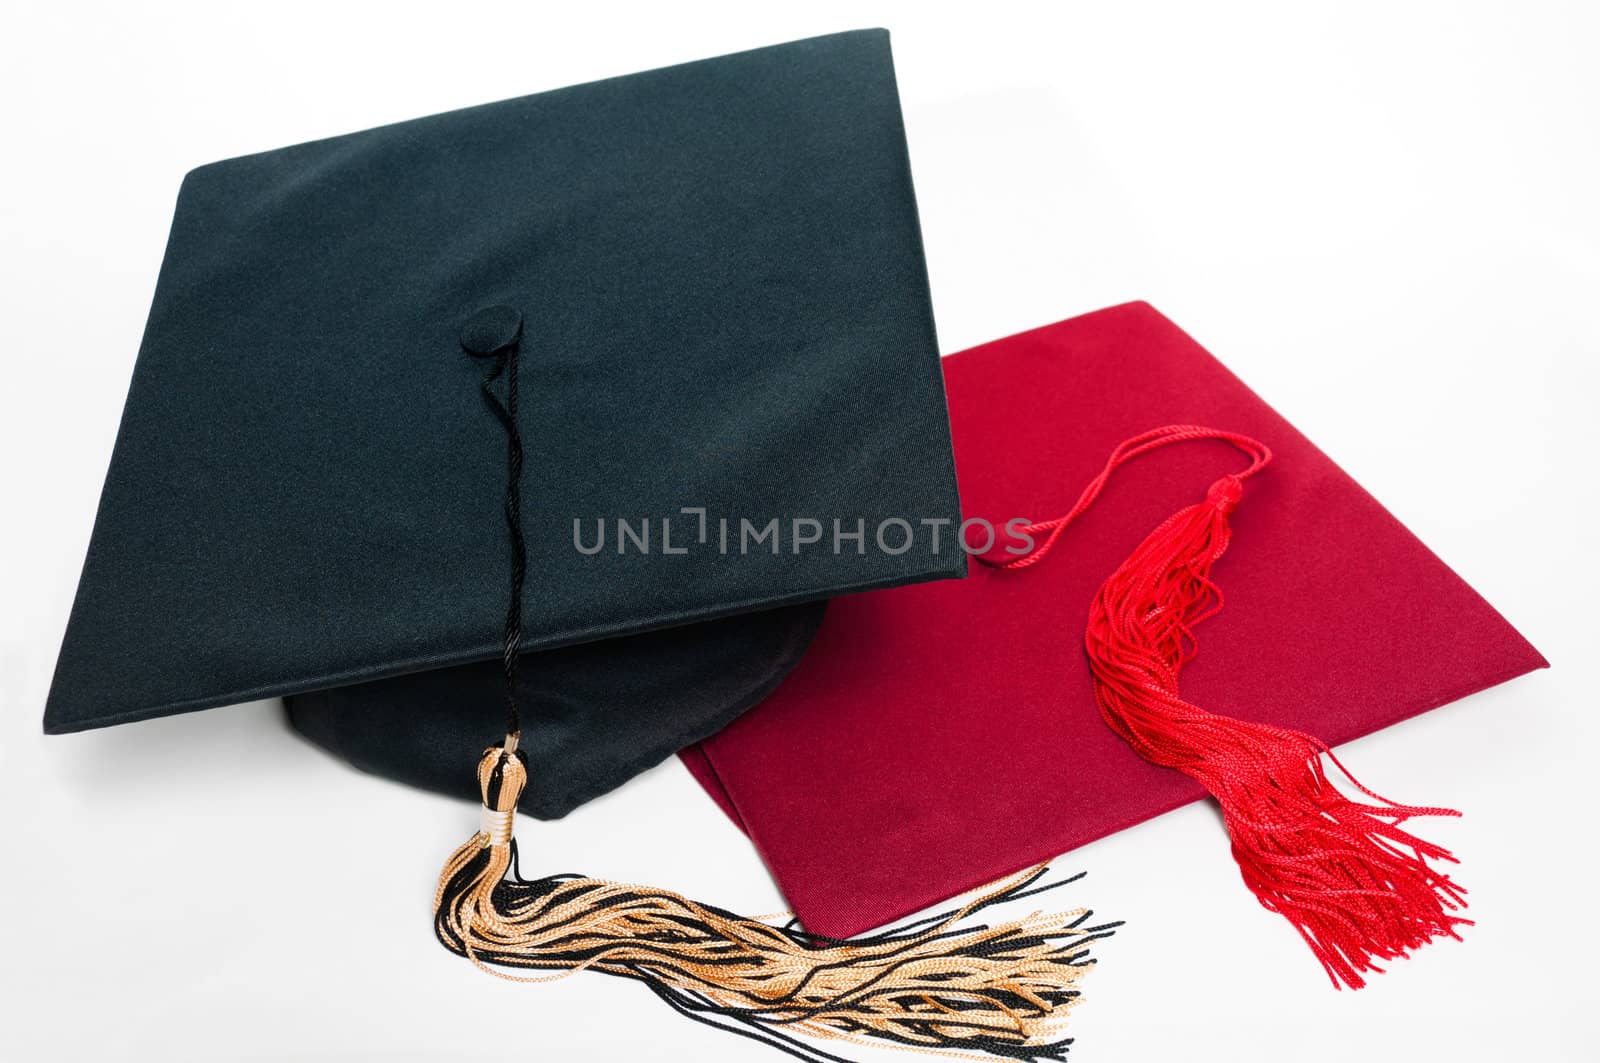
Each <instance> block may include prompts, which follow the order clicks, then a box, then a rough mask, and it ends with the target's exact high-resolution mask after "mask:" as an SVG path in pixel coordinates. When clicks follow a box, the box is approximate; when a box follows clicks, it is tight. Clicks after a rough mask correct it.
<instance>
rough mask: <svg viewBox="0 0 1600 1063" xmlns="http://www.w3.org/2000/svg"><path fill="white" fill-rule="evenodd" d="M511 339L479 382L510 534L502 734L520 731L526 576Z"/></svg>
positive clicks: (519, 436)
mask: <svg viewBox="0 0 1600 1063" xmlns="http://www.w3.org/2000/svg"><path fill="white" fill-rule="evenodd" d="M519 346H520V344H519V342H518V341H516V340H513V341H512V342H511V343H510V344H508V345H507V346H506V347H505V348H503V349H502V350H500V351H497V352H496V353H495V356H494V357H495V365H494V369H493V370H491V371H490V373H489V375H488V376H487V377H485V378H484V381H483V394H484V398H486V399H487V400H488V402H489V408H490V409H492V410H494V412H495V415H496V416H498V417H499V418H500V423H501V425H502V426H504V428H505V430H506V501H505V513H506V529H507V530H508V531H509V532H510V533H511V600H510V602H509V603H507V605H506V628H505V643H504V650H503V652H502V655H501V667H502V669H503V671H504V674H505V703H506V734H507V735H515V734H517V733H519V732H520V731H521V730H522V714H521V713H520V712H518V711H517V659H518V658H519V657H520V656H521V654H522V585H523V581H524V579H525V578H526V576H527V569H528V544H527V540H526V539H525V538H524V536H523V532H522V430H521V429H520V428H519V427H518V425H517V375H518V374H517V352H518V347H519ZM501 376H504V377H505V378H506V384H505V392H506V397H505V400H504V401H501V398H500V396H499V395H497V394H496V393H495V389H494V382H495V380H496V379H497V378H499V377H501Z"/></svg>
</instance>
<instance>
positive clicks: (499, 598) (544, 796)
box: [45, 31, 1105, 1063]
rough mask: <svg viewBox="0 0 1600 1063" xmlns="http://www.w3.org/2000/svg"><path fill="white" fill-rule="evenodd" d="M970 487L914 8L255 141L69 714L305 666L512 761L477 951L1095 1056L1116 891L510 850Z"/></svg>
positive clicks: (458, 759)
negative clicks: (852, 901)
mask: <svg viewBox="0 0 1600 1063" xmlns="http://www.w3.org/2000/svg"><path fill="white" fill-rule="evenodd" d="M959 519H960V514H959V504H958V500H957V496H956V487H955V477H954V469H953V463H952V458H951V448H950V436H949V423H948V418H947V415H946V411H945V405H944V393H943V388H942V379H941V373H940V367H939V363H938V352H937V348H936V345H935V337H934V331H933V320H932V314H931V312H930V309H929V304H928V286H927V278H926V273H925V268H924V265H923V260H922V247H921V240H920V237H919V235H918V229H917V217H916V206H915V203H914V201H913V197H912V189H911V177H910V170H909V166H908V163H907V158H906V147H905V138H904V133H903V130H902V127H901V121H900V114H899V108H898V103H897V100H896V93H895V84H894V74H893V69H892V66H891V62H890V55H889V46H888V36H887V34H885V33H883V32H881V31H874V32H862V33H848V34H840V35H837V36H832V37H823V38H818V39H816V40H809V41H801V42H799V43H795V44H788V45H783V46H780V47H776V48H767V49H762V50H759V51H753V52H746V53H743V54H739V55H733V56H727V57H724V58H721V59H713V60H709V61H706V62H700V63H691V64H688V65H685V66H678V67H672V68H669V69H665V70H658V71H654V72H651V73H647V74H639V75H635V76H631V77H624V78H617V79H613V80H610V81H602V82H597V83H595V84H591V85H583V86H579V87H577V88H571V89H564V90H561V91H557V92H549V93H544V94H541V95H537V96H529V97H526V98H523V99H518V100H511V101H507V102H505V103H498V104H492V105H489V106H486V107H478V108H473V109H470V110H465V111H457V112H454V113H451V114H444V115H439V116H436V117H433V118H424V119H420V120H418V121H414V122H405V123H402V124H399V125H394V126H388V127H385V128H381V129H374V130H369V131H367V132H363V133H355V134H352V135H349V136H344V137H336V138H333V139H331V140H324V141H318V142H315V143H311V144H304V145H300V146H298V147H292V148H284V149H282V150H279V151H271V152H266V153H264V154H260V155H252V156H248V157H246V158H241V159H233V160H229V161H227V162H221V163H216V164H214V165H211V166H205V167H201V168H200V169H198V170H195V171H194V172H193V173H191V174H190V175H189V176H188V178H187V179H186V180H185V181H184V185H183V189H182V191H181V192H180V194H179V198H178V206H177V214H176V218H175V220H174V223H173V228H172V235H171V237H170V240H169V243H168V247H167V255H166V261H165V263H164V264H163V267H162V270H161V275H160V279H159V281H158V284H157V290H156V296H155V303H154V306H153V307H152V309H151V313H150V321H149V324H148V326H147V328H146V332H145V338H144V344H143V347H142V349H141V350H140V354H139V359H138V363H137V365H136V367H135V370H134V376H133V383H132V387H131V390H130V392H129V396H128V403H127V408H126V410H125V412H124V415H123V422H122V428H121V431H120V433H119V435H118V438H117V444H116V449H115V452H114V454H113V457H112V462H111V468H110V472H109V473H108V476H107V479H106V485H105V491H104V495H103V497H102V500H101V506H100V513H99V517H98V519H97V521H96V525H95V531H94V536H93V539H92V541H91V543H90V547H89V556H88V560H87V561H86V563H85V565H84V572H83V577H82V581H81V583H80V585H79V590H78V597H77V601H76V603H75V605H74V607H73V612H72V618H71V620H70V622H69V624H68V628H67V633H66V639H65V642H64V644H63V646H62V651H61V658H60V662H59V664H58V666H57V670H56V677H55V683H54V686H53V688H52V690H51V694H50V698H49V703H48V705H47V707H46V713H45V727H46V729H47V730H49V731H73V730H79V729H82V728H88V727H97V726H102V725H106V724H112V723H121V722H127V721H133V720H139V719H144V718H147V717H152V716H160V715H164V714H169V713H177V712H184V711H189V710H196V709H206V708H211V707H213V706H218V705H225V704H229V703H233V702H239V701H245V700H250V699H255V698H262V697H270V696H274V695H286V696H288V697H289V699H290V702H291V718H292V719H293V720H294V722H295V724H296V725H297V726H298V727H299V728H300V729H301V730H303V731H304V732H305V733H307V734H308V735H310V736H311V737H312V738H313V739H314V740H316V741H318V742H320V743H322V744H324V745H326V746H328V747H330V748H332V749H335V750H337V751H338V752H340V753H342V754H344V755H345V756H347V757H349V758H350V759H351V760H352V761H354V762H355V763H357V764H359V765H361V766H363V767H367V768H370V769H372V770H374V771H379V772H383V773H385V774H388V775H392V776H395V777H397V778H400V779H402V780H407V781H411V782H415V783H419V784H422V785H426V786H432V787H436V788H440V789H446V790H460V791H463V792H471V791H475V792H476V793H477V794H478V796H479V797H480V798H481V800H482V805H483V809H482V814H483V820H482V827H481V829H480V830H478V831H477V832H476V833H475V834H473V835H472V837H470V838H469V839H468V840H467V841H466V842H465V843H464V844H463V845H462V846H460V847H459V848H458V849H457V850H456V851H455V852H454V853H453V854H452V855H451V856H450V857H449V859H448V860H447V861H446V863H445V866H444V869H443V871H442V873H441V875H440V879H439V886H438V890H437V892H436V894H435V900H434V932H435V934H436V935H437V937H438V938H439V940H440V941H441V942H442V943H443V944H444V945H445V946H446V947H447V948H449V949H451V950H452V951H454V952H456V953H458V954H460V955H463V956H468V957H470V958H471V959H472V960H473V961H474V962H476V963H477V964H479V965H480V966H483V965H487V964H493V965H498V966H504V967H511V968H517V969H533V970H534V971H540V970H544V971H550V970H561V971H570V970H576V969H588V970H594V971H599V972H601V973H605V974H611V975H614V976H619V977H623V978H628V979H631V980H634V981H639V982H643V983H645V984H646V985H647V986H648V987H649V988H650V989H651V990H652V991H654V993H655V994H656V995H657V996H658V997H660V998H661V999H662V1000H663V1001H665V1002H666V1003H667V1004H668V1005H670V1006H671V1007H672V1008H674V1009H675V1010H677V1011H678V1012H680V1013H682V1014H685V1015H688V1016H690V1017H692V1018H695V1019H698V1020H699V1021H702V1022H706V1023H709V1024H711V1025H714V1026H719V1027H723V1028H728V1029H732V1030H735V1031H736V1032H739V1033H741V1034H743V1035H745V1036H748V1037H754V1038H755V1039H757V1040H759V1041H763V1042H765V1043H768V1044H772V1045H775V1046H777V1047H779V1048H782V1049H783V1050H785V1051H787V1052H790V1053H791V1054H793V1055H796V1056H799V1057H800V1058H802V1059H809V1060H818V1061H823V1060H826V1061H830V1063H832V1061H837V1060H839V1059H840V1058H841V1057H840V1056H838V1055H835V1054H833V1053H830V1052H824V1051H821V1050H817V1049H813V1048H810V1047H808V1046H806V1045H805V1044H804V1043H803V1042H801V1041H798V1040H797V1039H796V1037H795V1035H796V1034H809V1035H816V1036H820V1037H826V1038H834V1039H844V1040H846V1041H863V1040H867V1041H877V1042H879V1043H883V1042H888V1043H894V1044H897V1045H900V1046H906V1047H920V1048H933V1049H945V1048H973V1049H977V1050H980V1051H989V1052H992V1053H995V1054H998V1055H1001V1056H1005V1057H1008V1058H1009V1057H1015V1056H1017V1055H1019V1054H1027V1055H1028V1056H1029V1057H1030V1058H1039V1059H1058V1058H1060V1053H1061V1052H1062V1051H1063V1050H1064V1048H1065V1043H1066V1042H1065V1041H1064V1040H1062V1039H1061V1038H1060V1037H1059V1036H1058V1027H1059V1023H1060V1020H1061V1017H1062V1016H1063V1015H1064V1013H1065V1011H1066V1010H1067V1009H1068V1008H1069V1007H1070V1006H1071V1005H1072V1003H1073V1002H1074V1001H1075V1000H1076V998H1077V996H1078V991H1077V989H1076V988H1075V983H1076V981H1077V978H1078V977H1079V975H1080V974H1081V973H1082V971H1083V970H1084V969H1085V968H1086V965H1087V963H1088V961H1087V960H1086V958H1085V950H1086V948H1087V945H1088V942H1090V941H1093V940H1095V939H1097V938H1098V937H1100V936H1103V933H1104V930H1105V928H1096V927H1090V926H1087V925H1086V921H1087V919H1088V915H1087V913H1084V912H1082V911H1079V912H1073V913H1067V914H1065V915H1041V914H1037V913H1036V914H1034V915H1030V916H1028V917H1026V918H1023V919H1020V920H1010V921H1006V922H1004V923H996V924H993V925H989V924H986V923H980V924H979V925H977V926H975V927H968V926H957V925H956V924H957V923H958V922H961V920H963V918H964V917H965V916H966V915H968V914H970V913H972V912H974V911H977V910H979V909H982V908H985V907H987V906H988V905H990V904H993V903H996V902H998V901H1001V900H1006V899H1012V898H1016V897H1021V896H1031V895H1033V894H1034V893H1037V892H1038V891H1039V890H1040V889H1042V888H1048V887H1039V886H1036V885H1034V884H1033V883H1034V880H1035V879H1036V878H1037V875H1030V876H1024V877H1023V878H1021V879H1018V880H1017V881H1015V882H1012V883H1010V884H1007V885H1005V886H1003V887H1001V888H1000V889H998V890H996V891H994V892H993V893H991V894H990V895H988V896H986V897H983V898H980V899H978V900H976V901H974V902H971V903H969V904H968V905H966V906H964V907H962V908H960V909H957V910H956V911H954V912H952V913H948V914H947V915H944V916H940V917H935V918H933V919H928V920H921V921H918V922H916V923H913V924H911V925H909V926H906V927H902V928H899V929H895V930H890V931H885V932H883V933H880V934H878V935H876V936H874V937H872V938H868V939H864V940H860V941H854V942H842V941H835V940H833V939H823V938H818V937H816V936H815V935H811V934H808V933H806V932H805V931H803V930H801V929H800V928H799V927H797V926H795V925H793V924H792V923H791V924H788V925H781V924H773V923H769V922H767V921H764V920H758V919H747V918H743V917H740V916H736V915H734V914H733V913H731V912H728V911H726V910H724V909H720V908H714V907H711V906H708V905H702V904H699V903H698V902H695V901H691V900H689V899H688V898H685V897H681V896H679V895H677V894H674V893H670V892H667V891H663V890H659V889H653V888H650V887H645V886H634V885H624V884H619V883H615V882H610V881H607V880H604V879H590V878H583V877H579V876H575V875H568V874H558V875H550V876H546V877H541V878H536V879H531V880H530V879H525V878H523V877H522V873H521V870H520V868H519V866H518V859H517V849H516V842H515V840H514V837H513V822H514V818H515V812H516V810H517V808H518V807H522V808H525V809H527V810H529V811H531V812H534V813H536V814H540V815H557V814H560V813H562V812H564V811H566V810H568V809H569V808H571V807H573V806H574V805H575V804H577V803H580V802H581V801H583V800H585V799H586V798H588V797H590V796H593V795H594V794H596V793H599V792H601V791H603V790H605V789H608V788H610V787H612V786H615V785H617V784H618V783H619V782H621V781H622V780H624V779H625V778H627V777H628V776H629V775H630V774H632V773H633V772H635V771H638V770H639V769H641V768H643V767H645V766H647V765H648V764H650V763H653V762H654V761H656V760H659V759H661V758H662V757H664V756H666V755H668V754H670V753H672V752H673V751H675V750H677V749H679V748H680V747H682V746H685V745H687V744H689V743H691V742H694V741H696V740H697V739H700V738H702V737H705V736H706V735H707V734H709V733H710V732H712V731H714V730H716V729H717V728H718V727H720V725H721V724H723V723H724V722H726V721H727V720H728V719H729V718H731V717H732V716H733V715H734V714H736V713H737V712H739V711H741V710H742V709H744V708H747V707H749V706H750V705H752V704H753V703H754V702H755V701H756V700H758V699H759V698H760V697H761V696H762V695H763V694H765V693H766V692H767V691H768V690H770V689H771V688H772V687H773V686H774V685H775V684H776V683H777V682H778V680H779V679H781V678H782V676H783V674H784V673H785V672H786V671H787V670H788V669H789V668H790V667H791V666H792V665H794V663H795V662H796V660H797V659H798V658H799V656H800V654H801V653H802V652H803V651H804V649H805V646H806V644H807V642H808V641H809V639H810V637H811V635H812V633H813V631H814V630H815V628H816V626H817V624H818V622H819V619H820V611H821V608H822V607H821V605H820V604H818V603H821V602H823V601H825V600H826V599H827V598H829V597H830V596H834V595H839V594H843V593H846V592H850V591H860V590H866V589H871V588H884V587H890V586H894V585H898V584H903V583H908V582H912V581H917V580H926V579H933V578H937V577H948V576H957V575H960V574H961V573H962V572H963V571H964V555H963V554H962V552H961V550H960V549H959V547H958V545H957V542H956V537H955V534H954V530H953V528H951V529H949V530H946V531H945V534H944V535H943V536H942V548H941V546H936V545H935V544H936V543H940V542H941V540H940V538H937V537H935V536H934V535H932V534H928V533H927V532H928V531H929V530H930V528H931V527H938V526H940V525H930V524H927V523H925V522H943V523H944V524H950V525H953V524H954V523H955V522H957V521H958V520H959ZM886 528H889V529H891V530H890V531H889V533H888V534H887V535H885V534H884V529H886ZM919 532H922V533H923V534H918V533H919ZM524 658H526V660H524ZM502 736H503V737H502ZM486 743H492V744H491V745H489V748H488V749H487V750H485V748H484V747H485V744H486ZM475 761H476V763H477V765H478V770H477V778H476V785H474V780H473V773H472V765H473V763H474V762H475Z"/></svg>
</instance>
